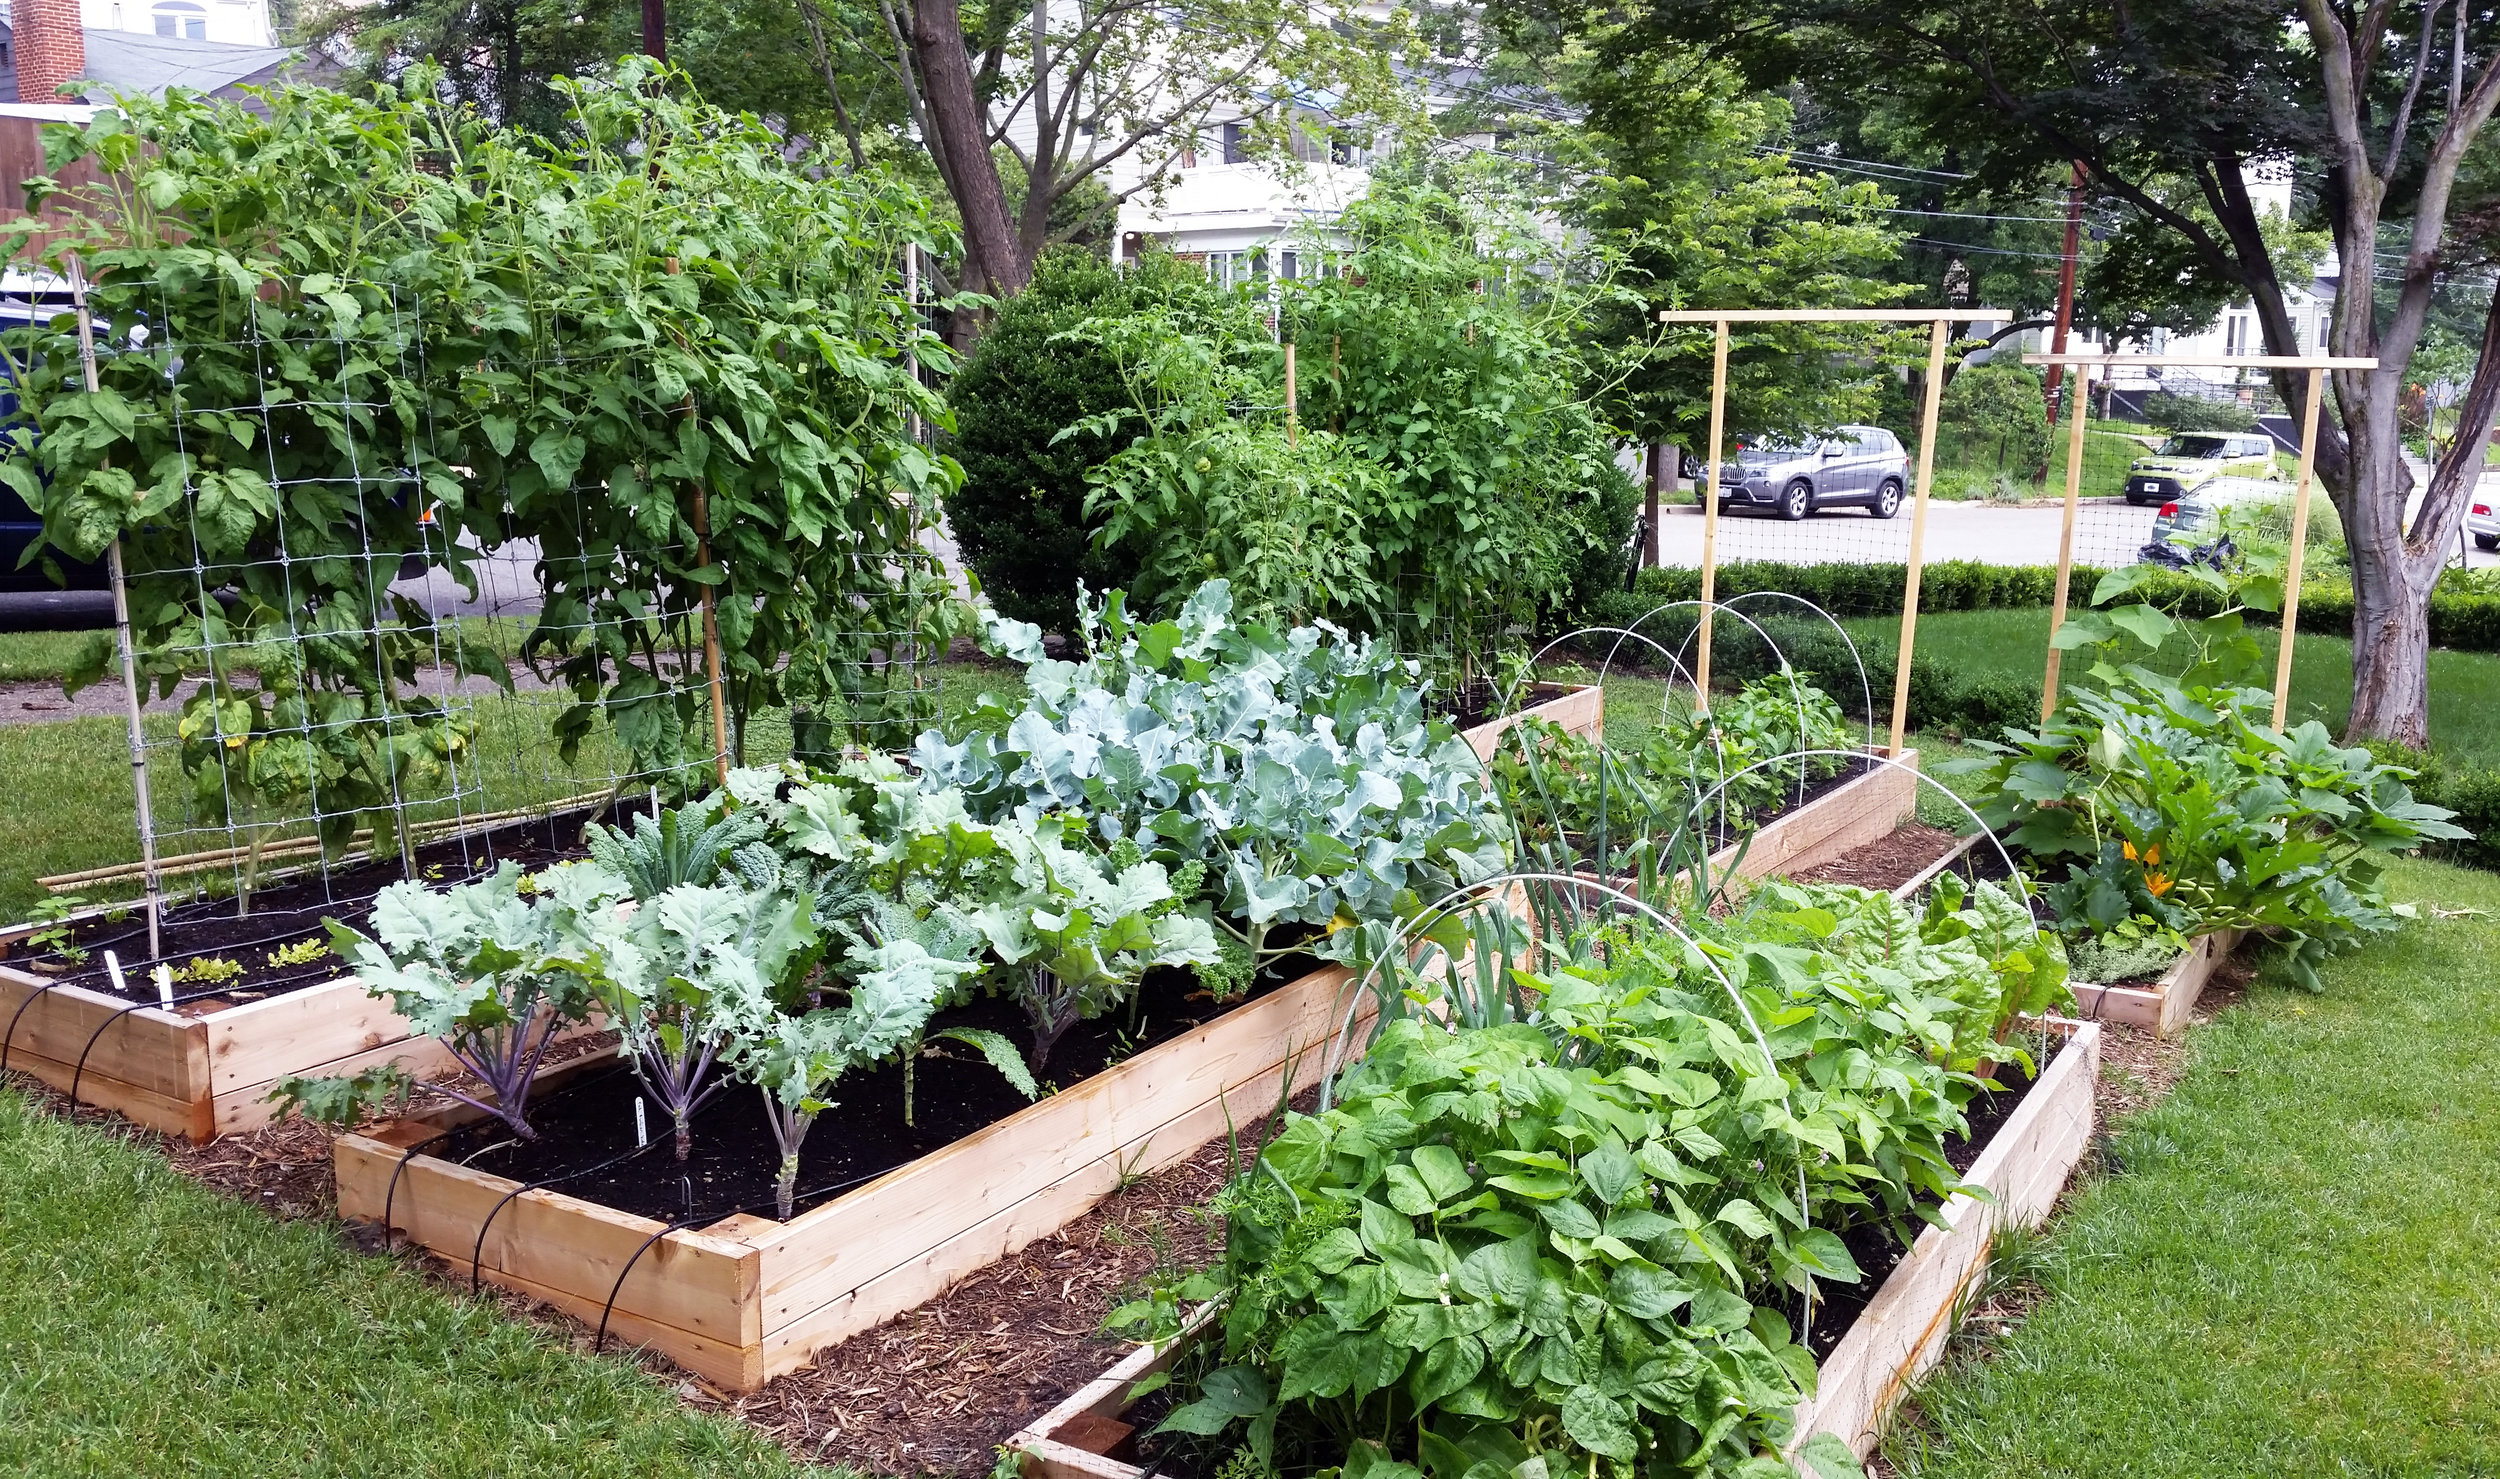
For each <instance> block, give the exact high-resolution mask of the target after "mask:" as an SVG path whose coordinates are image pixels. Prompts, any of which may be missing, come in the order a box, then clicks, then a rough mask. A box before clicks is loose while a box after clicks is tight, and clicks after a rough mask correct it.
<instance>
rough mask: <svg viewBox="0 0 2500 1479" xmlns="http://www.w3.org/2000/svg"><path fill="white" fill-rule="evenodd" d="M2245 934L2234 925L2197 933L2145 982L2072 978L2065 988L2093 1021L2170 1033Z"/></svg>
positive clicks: (2185, 1017)
mask: <svg viewBox="0 0 2500 1479" xmlns="http://www.w3.org/2000/svg"><path fill="white" fill-rule="evenodd" d="M2245 938H2246V936H2245V934H2243V933H2242V932H2241V931H2239V930H2217V931H2215V932H2214V933H2213V934H2210V935H2198V936H2197V937H2196V938H2195V939H2194V940H2192V941H2190V942H2189V943H2188V950H2187V953H2186V954H2185V955H2182V956H2180V957H2179V958H2178V959H2177V960H2174V961H2172V962H2171V963H2170V969H2168V970H2166V971H2164V972H2162V973H2161V977H2160V979H2158V980H2156V981H2154V982H2153V983H2152V984H2151V985H2149V986H2094V985H2090V984H2088V983H2086V982H2082V981H2077V982H2075V983H2074V984H2073V986H2072V988H2071V989H2072V990H2073V991H2074V993H2075V1004H2076V1005H2077V1006H2078V1007H2080V1008H2081V1009H2082V1012H2083V1015H2084V1016H2087V1017H2092V1018H2095V1019H2097V1020H2099V1021H2103V1022H2124V1023H2127V1024H2128V1025H2129V1026H2133V1027H2150V1028H2152V1029H2153V1031H2154V1032H2155V1033H2156V1034H2158V1035H2160V1036H2162V1037H2176V1036H2178V1034H2179V1031H2180V1029H2181V1028H2183V1027H2185V1026H2187V1022H2188V1014H2189V1013H2191V1012H2193V1011H2194V1010H2195V1009H2196V999H2197V998H2198V997H2200V996H2202V995H2204V994H2205V983H2206V982H2207V981H2210V980H2212V979H2213V974H2214V971H2215V970H2216V969H2217V968H2218V967H2220V966H2221V964H2222V963H2223V962H2224V961H2226V960H2228V959H2230V958H2231V952H2232V951H2234V950H2237V949H2238V948H2239V946H2240V941H2241V940H2243V939H2245Z"/></svg>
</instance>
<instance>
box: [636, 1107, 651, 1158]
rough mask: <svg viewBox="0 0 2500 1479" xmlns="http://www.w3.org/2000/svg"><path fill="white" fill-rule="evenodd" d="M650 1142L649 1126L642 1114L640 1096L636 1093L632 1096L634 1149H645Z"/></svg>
mask: <svg viewBox="0 0 2500 1479" xmlns="http://www.w3.org/2000/svg"><path fill="white" fill-rule="evenodd" d="M650 1144H651V1127H650V1124H649V1122H648V1121H646V1120H644V1118H643V1116H642V1096H641V1095H640V1094H636V1095H635V1096H634V1146H635V1148H636V1149H647V1148H648V1147H649V1146H650Z"/></svg>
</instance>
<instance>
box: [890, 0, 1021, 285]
mask: <svg viewBox="0 0 2500 1479" xmlns="http://www.w3.org/2000/svg"><path fill="white" fill-rule="evenodd" d="M911 42H912V51H913V53H914V55H915V57H916V59H917V60H918V62H919V71H920V78H921V86H922V88H923V90H924V92H925V95H926V98H927V102H928V117H929V130H930V137H929V148H930V149H931V150H932V151H933V152H935V153H938V154H940V155H941V156H942V157H943V165H944V171H945V174H946V177H947V178H948V179H949V180H950V181H952V182H953V183H954V186H955V209H956V211H957V213H958V214H960V215H961V216H962V217H963V223H964V284H963V285H964V286H965V287H966V288H967V289H969V290H971V291H973V292H981V293H990V294H993V295H995V296H999V297H1012V296H1014V295H1015V294H1017V293H1019V292H1022V291H1023V290H1024V285H1025V283H1026V282H1028V281H1030V280H1031V278H1032V270H1031V268H1030V267H1029V266H1028V265H1027V264H1026V263H1025V261H1024V258H1023V256H1022V255H1021V254H1020V253H1018V252H1017V250H1016V239H1015V233H1014V231H1013V230H1012V229H1011V228H1010V227H1009V226H1008V224H1007V199H1006V194H1005V192H1004V191H1002V190H1001V189H1000V188H999V184H998V165H997V162H996V161H995V160H993V159H992V158H991V157H990V143H989V119H988V117H987V115H986V114H985V112H984V111H983V109H982V107H981V99H980V97H979V95H978V94H977V93H976V92H975V90H974V88H973V85H972V59H971V57H970V56H969V55H968V54H967V53H966V52H965V50H964V24H963V15H962V12H961V11H960V10H959V9H958V8H957V6H956V3H955V0H912V36H911Z"/></svg>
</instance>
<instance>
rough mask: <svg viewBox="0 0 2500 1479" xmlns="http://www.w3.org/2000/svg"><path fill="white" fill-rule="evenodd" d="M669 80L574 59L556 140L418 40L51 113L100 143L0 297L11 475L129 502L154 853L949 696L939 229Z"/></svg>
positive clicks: (531, 791) (693, 753) (246, 849)
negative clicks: (940, 517)
mask: <svg viewBox="0 0 2500 1479" xmlns="http://www.w3.org/2000/svg"><path fill="white" fill-rule="evenodd" d="M681 84H682V79H677V78H673V77H671V76H670V75H669V74H666V73H663V72H661V71H659V70H658V69H656V68H650V67H646V66H643V65H641V64H628V65H624V66H621V67H620V68H619V69H618V72H617V74H616V76H614V77H613V78H612V79H610V80H609V81H607V82H605V83H601V84H586V83H579V84H566V85H565V89H566V90H565V96H566V101H567V104H568V124H569V127H568V130H567V132H566V134H565V136H564V137H563V138H562V139H561V140H559V141H556V142H553V143H550V142H548V141H536V140H529V139H524V138H521V137H519V136H516V135H512V134H509V133H506V132H503V131H500V130H497V129H495V128H493V127H492V126H490V125H488V124H487V123H485V122H484V121H482V120H480V119H478V118H476V117H475V116H474V115H470V114H466V113H463V112H460V111H458V110H454V109H449V108H446V107H443V106H442V105H440V104H439V103H437V102H436V101H435V100H434V96H433V93H432V89H431V86H430V80H429V79H428V78H426V77H424V76H421V75H418V76H412V77H411V78H410V79H409V81H408V82H407V84H406V88H405V91H404V92H401V93H397V94H394V93H392V92H390V91H388V90H384V91H382V92H381V93H379V94H378V95H377V96H376V97H374V98H372V99H355V98H349V97H346V96H344V95H342V94H337V93H331V92H325V91H322V90H319V89H289V90H284V91H280V92H276V93H273V94H271V95H270V97H269V99H268V102H269V114H268V116H267V117H265V118H263V117H255V116H254V115H252V114H250V113H247V112H245V111H243V110H242V109H241V108H239V107H237V106H234V105H232V104H219V103H213V102H210V101H208V100H205V99H201V98H198V97H195V96H193V97H184V96H177V97H174V98H170V99H166V100H149V99H126V100H123V101H122V102H121V103H120V105H119V106H118V108H116V109H107V110H103V111H101V112H99V114H98V115H97V117H96V119H95V120H94V121H93V122H92V123H90V124H88V125H85V126H83V127H80V128H77V129H57V130H54V131H52V134H51V137H50V138H49V139H48V148H49V152H50V157H51V162H52V164H53V166H54V167H55V168H56V169H57V168H59V167H60V166H61V165H62V164H65V163H66V162H68V161H69V160H70V159H73V158H78V157H91V158H92V159H93V160H94V161H95V162H96V163H97V165H98V166H99V169H100V173H101V176H102V178H101V182H100V183H99V184H97V185H94V186H89V187H80V188H77V189H74V190H69V191H65V192H60V193H55V194H53V195H52V196H51V198H50V199H49V200H46V201H44V202H43V203H44V205H45V209H46V217H45V220H44V223H43V224H44V227H45V228H46V229H45V230H43V231H41V232H36V231H32V230H26V231H21V232H20V233H19V234H18V235H17V237H16V238H15V239H14V240H13V241H12V242H11V255H12V258H13V261H14V263H15V266H16V268H17V269H18V271H20V272H21V273H24V274H26V280H27V281H30V282H32V283H34V284H36V285H37V286H38V287H39V288H40V289H42V290H43V292H42V296H43V297H44V299H46V300H47V301H44V302H43V303H41V304H40V305H36V306H32V307H30V309H29V310H28V311H27V313H26V317H25V318H24V319H23V320H20V321H18V326H16V327H12V328H10V329H8V330H7V331H6V332H5V333H0V348H5V350H6V353H7V356H8V361H9V372H10V374H11V376H12V378H13V380H14V381H15V383H16V386H17V389H18V393H19V398H20V414H19V417H18V419H17V421H16V422H15V424H14V425H12V426H11V427H10V428H9V429H8V431H7V436H8V438H9V439H10V441H11V442H12V443H13V445H12V447H11V448H10V455H9V456H7V457H6V458H5V459H0V478H6V479H7V480H8V482H9V483H10V485H11V486H12V487H13V488H14V490H15V491H17V492H18V493H20V494H21V495H23V496H25V497H26V498H27V500H28V501H29V503H31V504H32V505H34V506H35V507H36V508H37V509H38V510H40V512H41V513H42V516H43V518H44V524H45V536H46V541H47V545H48V550H47V556H48V557H54V556H57V557H60V558H72V559H81V560H84V559H92V558H95V557H97V556H99V555H100V554H102V553H103V552H105V551H106V550H107V548H108V547H109V546H111V545H112V544H113V543H114V542H115V541H116V540H118V541H119V545H120V553H121V557H122V562H123V565H124V567H125V570H126V581H127V589H128V596H129V611H130V632H129V636H130V642H131V655H132V658H133V663H134V667H135V669H136V674H137V677H138V679H139V681H140V683H141V684H142V685H143V686H144V688H145V690H146V696H147V698H148V699H149V700H150V702H151V708H152V711H153V713H154V714H155V715H159V716H161V717H147V718H145V719H144V720H143V721H142V722H141V723H138V724H135V725H134V743H135V744H137V745H140V746H141V747H142V748H143V752H144V753H145V755H146V757H147V758H148V759H149V761H150V765H149V767H148V772H149V775H150V778H151V788H152V789H153V791H154V792H155V798H154V799H155V808H154V814H153V819H154V822H155V826H156V831H157V833H158V837H157V844H156V851H157V852H158V853H159V854H160V855H162V856H164V857H167V858H177V859H186V860H188V861H190V862H192V863H195V864H196V865H197V866H196V867H194V868H193V869H192V875H193V877H194V879H195V881H197V880H199V879H202V878H207V877H212V876H218V875H222V877H223V878H224V880H225V881H226V882H229V883H231V884H232V885H233V886H234V887H235V888H236V889H237V890H238V891H248V890H249V888H250V887H252V886H253V884H254V882H255V881H256V879H255V874H256V873H257V871H258V870H259V869H260V868H261V867H263V866H264V865H265V864H266V863H267V862H269V861H270V860H271V857H272V849H273V848H274V849H276V852H277V855H278V856H281V857H285V858H288V859H292V860H293V861H297V862H302V861H322V860H327V861H331V862H335V861H336V860H337V859H339V858H340V857H341V856H342V855H343V854H345V853H347V852H349V851H351V850H362V849H364V848H366V847H369V848H370V850H371V851H372V853H373V854H374V855H376V856H383V857H387V856H389V855H391V854H394V853H397V854H399V855H400V856H401V857H402V858H403V859H405V858H406V857H407V856H408V854H409V851H410V846H411V842H412V840H413V839H412V835H411V834H412V828H413V829H416V830H419V831H422V830H425V829H427V828H429V827H430V828H432V829H433V830H435V831H438V832H444V833H447V834H449V835H452V836H461V835H464V834H465V832H466V830H468V827H469V824H473V823H475V822H476V821H478V820H479V819H481V818H489V819H492V818H499V817H501V816H503V815H505V814H508V813H512V812H515V811H519V810H528V809H544V808H547V807H548V806H550V805H552V804H554V803H558V802H563V801H578V802H586V803H600V802H611V801H614V800H617V799H619V797H620V796H621V795H625V794H633V793H639V792H641V791H643V790H645V789H650V788H657V789H659V790H664V791H669V792H681V791H686V790H695V789H701V788H702V787H704V786H706V785H708V784H709V782H710V777H711V775H712V773H713V771H714V769H715V767H716V765H717V763H718V762H719V759H720V755H719V753H718V752H719V750H720V749H721V748H723V746H722V745H721V744H719V743H718V742H716V739H715V735H716V734H718V735H719V736H721V737H722V738H723V739H725V740H726V749H727V750H728V751H729V755H730V759H732V760H733V761H735V760H740V759H749V760H751V759H758V758H761V759H769V758H774V757H775V756H777V755H779V754H783V753H788V752H789V751H790V750H791V749H792V748H794V747H795V748H798V749H801V750H809V751H828V750H835V749H839V748H841V747H843V746H845V745H874V746H893V745H898V744H901V743H904V742H906V741H907V739H908V736H909V735H910V734H911V733H913V732H914V731H915V730H916V729H917V728H918V727H920V726H921V725H923V724H925V723H927V722H929V721H930V720H931V719H932V718H934V716H935V712H936V711H935V705H934V698H933V695H932V694H931V693H930V691H929V688H928V686H927V683H926V681H925V674H924V672H923V671H922V670H923V669H924V667H925V665H926V664H927V663H928V661H929V660H930V659H931V658H932V657H934V656H935V655H937V654H939V653H941V652H942V651H943V647H944V644H945V642H946V641H947V640H948V638H949V637H951V636H952V635H953V634H954V633H955V632H956V631H957V630H959V629H960V628H961V626H962V624H963V621H964V617H963V615H962V613H961V610H960V606H959V603H958V602H957V601H956V600H955V599H954V597H953V595H952V592H951V590H950V588H949V586H948V584H947V581H946V578H945V574H944V571H943V570H942V568H941V567H940V565H939V562H938V560H937V559H936V557H935V556H934V555H932V554H931V553H930V552H929V551H928V549H927V548H925V547H924V545H923V544H922V543H921V542H920V541H921V536H922V534H923V532H924V530H925V529H926V528H927V527H928V526H929V525H930V524H932V523H933V522H934V519H935V501H936V498H937V496H938V495H939V494H940V493H941V492H942V491H943V490H944V489H945V488H946V487H948V486H949V485H950V482H951V480H952V479H953V478H954V477H955V476H956V475H957V474H956V471H955V469H954V467H953V465H952V463H951V462H949V461H947V460H946V459H944V458H942V457H940V456H938V455H937V454H935V453H933V452H931V451H930V450H928V449H927V448H926V447H924V446H923V445H921V444H920V442H919V441H918V440H917V439H916V437H915V435H914V433H915V431H916V430H917V428H918V427H919V426H920V425H922V424H925V423H928V422H939V423H942V422H943V419H944V416H945V410H944V406H943V404H942V402H940V401H939V400H938V399H937V398H936V397H935V396H934V395H933V394H932V393H931V392H930V391H929V390H928V389H926V387H925V386H924V385H923V384H922V383H921V379H920V376H919V375H918V374H917V373H916V372H917V369H918V367H919V366H920V365H921V364H922V363H924V362H932V361H938V360H942V359H943V356H944V351H943V349H942V348H941V347H940V346H939V345H938V344H937V342H936V341H935V340H934V339H933V337H932V336H931V335H930V334H929V333H928V331H927V329H926V327H925V325H924V324H923V323H922V322H921V320H920V318H919V316H918V314H917V312H916V311H915V310H914V308H913V307H912V305H911V304H910V303H909V302H907V301H906V299H905V296H904V294H903V291H902V266H903V261H904V253H905V249H906V248H907V247H917V248H920V249H931V250H934V249H942V248H943V247H944V245H945V241H944V233H943V231H942V229H941V228H940V227H939V225H938V224H937V223H936V222H935V221H934V220H933V218H932V217H931V215H930V212H929V208H928V205H927V202H926V201H925V199H923V198H922V197H920V196H919V195H918V194H917V193H916V192H914V191H912V190H911V189H909V188H908V187H906V186H904V185H902V184H900V183H898V182H896V181H893V180H890V179H887V178H885V177H882V176H879V175H876V174H873V173H871V174H852V173H849V172H847V171H843V170H839V169H833V168H827V167H824V166H825V164H826V162H825V161H822V160H815V159H802V160H798V161H795V162H794V161H791V160H788V159H786V158H785V157H784V152H783V151H784V148H785V141H784V140H782V139H781V138H779V137H777V136H776V135H774V134H773V133H772V132H771V131H770V130H769V129H766V128H765V127H764V126H763V125H761V124H760V123H758V122H756V121H755V120H753V119H752V118H742V117H733V116H730V115H726V114H723V113H720V112H719V111H717V110H713V109H709V108H706V107H704V106H703V105H701V104H699V103H695V102H690V101H686V100H684V99H683V98H681V97H677V96H673V95H672V94H671V88H672V87H673V86H677V85H681ZM36 193H37V194H38V196H40V195H41V194H42V193H43V192H42V191H41V190H40V188H38V190H37V192H36ZM82 280H83V283H84V287H83V293H80V292H77V291H75V289H77V287H78V285H79V284H80V283H81V281H82ZM64 289H70V290H72V291H70V292H69V293H68V294H67V296H71V297H83V300H84V302H85V305H86V317H87V319H88V324H89V327H90V330H91V342H92V346H93V360H92V363H93V372H94V377H95V385H96V389H94V390H93V391H90V390H89V388H88V381H87V373H88V370H87V358H86V356H85V354H84V353H83V352H82V351H83V348H84V345H83V344H82V327H81V324H80V318H79V314H78V313H77V312H76V311H74V309H70V308H69V305H68V304H65V303H64V302H63V301H62V299H63V297H64V296H65V294H64V291H63V290H64ZM64 310H69V311H64ZM707 608H708V609H707ZM707 628H708V629H712V630H716V631H717V652H718V657H717V663H716V664H715V662H714V660H713V659H712V657H711V654H710V652H709V650H708V648H709V638H708V637H707ZM117 667H118V657H117V655H116V654H115V653H114V651H113V649H112V647H111V645H110V644H109V643H106V642H101V641H100V642H99V643H97V644H96V645H95V646H94V648H93V649H92V650H91V652H90V654H89V658H88V661H87V664H86V669H85V671H84V672H83V673H81V674H80V680H81V681H97V680H102V679H109V678H110V677H113V676H117V672H116V669H117ZM715 668H717V674H718V693H719V705H718V708H717V710H716V709H715V706H714V701H713V694H714V672H715ZM716 713H717V719H716V718H715V715H716ZM360 833H361V834H363V836H362V837H361V838H360V836H359V834H360ZM459 861H462V862H464V863H474V862H475V861H477V860H476V859H474V858H470V857H466V856H463V857H462V858H460V859H459ZM324 876H325V878H326V876H327V875H326V874H325V875H324Z"/></svg>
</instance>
